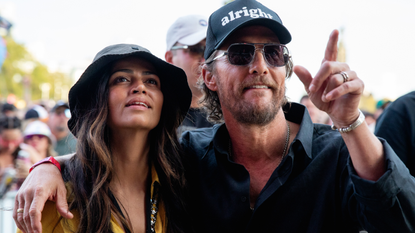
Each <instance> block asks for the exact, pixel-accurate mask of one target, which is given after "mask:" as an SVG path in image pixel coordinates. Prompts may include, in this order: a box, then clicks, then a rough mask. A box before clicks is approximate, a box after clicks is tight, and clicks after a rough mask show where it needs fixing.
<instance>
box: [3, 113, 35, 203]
mask: <svg viewBox="0 0 415 233" xmlns="http://www.w3.org/2000/svg"><path fill="white" fill-rule="evenodd" d="M22 140H23V136H22V131H21V120H20V119H19V118H17V117H15V116H14V117H3V118H1V119H0V199H1V197H3V196H4V194H6V193H7V191H9V190H15V189H17V188H18V187H19V186H20V184H21V183H22V182H23V180H24V179H25V178H26V176H27V175H28V174H29V168H30V166H31V165H32V164H31V163H29V162H28V161H27V160H26V159H25V158H23V157H19V155H18V154H17V153H15V151H16V149H17V148H18V146H19V144H20V143H21V142H22Z"/></svg>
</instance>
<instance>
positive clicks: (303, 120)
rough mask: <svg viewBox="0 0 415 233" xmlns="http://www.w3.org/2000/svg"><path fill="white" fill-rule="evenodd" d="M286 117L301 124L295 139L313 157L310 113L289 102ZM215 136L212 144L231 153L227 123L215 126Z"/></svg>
mask: <svg viewBox="0 0 415 233" xmlns="http://www.w3.org/2000/svg"><path fill="white" fill-rule="evenodd" d="M283 110H284V113H285V119H287V120H288V121H291V122H294V123H296V124H299V125H300V129H299V131H298V133H297V136H296V138H295V139H294V141H293V144H294V142H295V141H299V142H300V143H301V144H302V146H303V148H304V151H305V152H306V154H307V156H308V157H309V158H310V159H311V158H312V153H311V152H312V141H313V131H314V124H313V122H312V121H311V118H310V114H309V113H308V111H307V109H306V108H305V106H304V105H301V104H298V103H287V104H286V105H284V107H283ZM213 131H214V137H213V139H212V142H211V143H210V145H211V146H212V147H213V148H215V149H217V151H218V152H220V153H222V154H229V132H228V129H227V128H226V125H225V124H217V125H215V126H214V127H213Z"/></svg>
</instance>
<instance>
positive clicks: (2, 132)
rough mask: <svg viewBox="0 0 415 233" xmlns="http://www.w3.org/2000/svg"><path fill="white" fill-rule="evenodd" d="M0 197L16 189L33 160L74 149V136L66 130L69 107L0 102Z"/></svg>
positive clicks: (63, 105)
mask: <svg viewBox="0 0 415 233" xmlns="http://www.w3.org/2000/svg"><path fill="white" fill-rule="evenodd" d="M0 108H1V113H0V182H1V183H0V198H1V197H3V196H4V195H5V194H6V192H8V191H11V190H17V189H18V188H19V186H20V184H21V183H22V182H23V181H24V179H25V178H26V176H27V175H28V174H29V168H30V167H31V166H32V165H33V164H35V163H36V162H38V161H40V160H42V159H44V158H46V157H49V156H53V157H55V156H59V155H64V154H70V153H73V152H75V148H76V138H75V137H74V136H73V135H72V134H71V133H70V132H69V129H68V126H67V122H68V120H69V119H70V117H71V116H70V112H69V106H68V104H67V103H65V102H63V101H58V102H57V103H56V104H55V106H53V107H52V108H51V109H48V108H47V107H46V106H45V105H33V106H31V107H29V108H27V109H26V110H24V109H23V110H21V109H17V108H16V106H15V105H14V104H12V103H0Z"/></svg>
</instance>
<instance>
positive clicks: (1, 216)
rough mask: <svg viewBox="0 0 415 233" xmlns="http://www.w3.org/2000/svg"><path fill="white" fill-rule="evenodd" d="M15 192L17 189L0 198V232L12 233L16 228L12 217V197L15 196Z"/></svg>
mask: <svg viewBox="0 0 415 233" xmlns="http://www.w3.org/2000/svg"><path fill="white" fill-rule="evenodd" d="M16 193H17V191H10V192H8V193H6V195H5V196H4V197H3V199H1V200H0V232H1V233H14V232H16V230H17V227H16V224H15V223H14V219H13V207H14V197H15V196H16Z"/></svg>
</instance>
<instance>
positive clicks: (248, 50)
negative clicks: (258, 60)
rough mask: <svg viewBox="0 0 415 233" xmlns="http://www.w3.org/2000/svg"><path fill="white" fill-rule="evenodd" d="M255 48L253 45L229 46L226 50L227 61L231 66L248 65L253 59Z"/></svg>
mask: <svg viewBox="0 0 415 233" xmlns="http://www.w3.org/2000/svg"><path fill="white" fill-rule="evenodd" d="M254 53H255V46H253V45H241V44H237V45H231V46H229V48H228V59H229V62H230V63H231V64H233V65H238V66H243V65H248V64H249V63H250V62H251V61H252V58H253V57H254Z"/></svg>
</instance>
